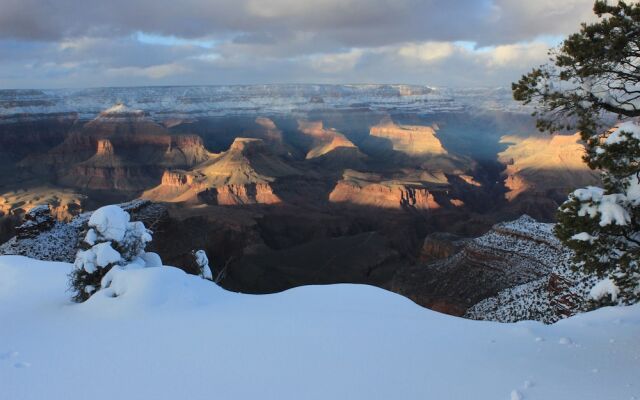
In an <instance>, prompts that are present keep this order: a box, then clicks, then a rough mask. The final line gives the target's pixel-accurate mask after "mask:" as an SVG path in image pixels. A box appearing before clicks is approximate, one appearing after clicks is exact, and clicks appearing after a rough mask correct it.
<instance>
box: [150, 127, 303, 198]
mask: <svg viewBox="0 0 640 400" xmlns="http://www.w3.org/2000/svg"><path fill="white" fill-rule="evenodd" d="M298 174H300V172H299V171H298V170H296V169H295V168H293V167H291V166H289V165H287V164H285V163H284V162H283V161H282V160H280V159H279V158H278V156H277V155H276V154H274V153H273V152H272V151H271V149H270V148H269V147H268V146H267V145H266V144H265V142H264V141H263V140H261V139H249V138H236V139H235V140H234V141H233V143H232V144H231V146H230V147H229V150H227V151H225V152H223V153H220V154H218V155H213V156H211V159H210V160H209V161H207V162H204V163H202V164H200V165H198V166H197V167H196V168H194V169H193V170H192V171H165V173H164V174H163V176H162V181H161V184H160V185H159V186H157V187H155V188H153V189H151V190H148V191H146V192H145V193H144V194H143V195H142V197H143V198H147V199H152V200H156V201H167V202H203V203H212V204H218V205H241V204H256V203H259V204H276V203H280V202H281V200H280V198H279V197H278V196H277V195H276V194H275V193H274V191H273V188H272V186H271V184H272V183H273V182H274V181H275V180H276V179H278V178H280V177H285V176H294V175H298Z"/></svg>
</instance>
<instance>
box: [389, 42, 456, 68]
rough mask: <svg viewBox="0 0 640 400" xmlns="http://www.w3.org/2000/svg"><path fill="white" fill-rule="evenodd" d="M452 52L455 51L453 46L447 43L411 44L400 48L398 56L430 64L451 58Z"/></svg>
mask: <svg viewBox="0 0 640 400" xmlns="http://www.w3.org/2000/svg"><path fill="white" fill-rule="evenodd" d="M454 51H456V47H455V45H454V44H453V43H449V42H426V43H419V44H416V43H411V44H407V45H403V46H401V47H400V48H399V49H398V55H399V56H400V57H404V58H406V59H410V60H418V61H419V62H422V63H426V64H431V63H434V62H437V61H440V60H443V59H446V58H449V57H451V55H452V54H453V53H454Z"/></svg>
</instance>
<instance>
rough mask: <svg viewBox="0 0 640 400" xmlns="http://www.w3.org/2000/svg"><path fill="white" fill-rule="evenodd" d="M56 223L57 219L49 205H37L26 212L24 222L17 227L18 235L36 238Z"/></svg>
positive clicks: (25, 237)
mask: <svg viewBox="0 0 640 400" xmlns="http://www.w3.org/2000/svg"><path fill="white" fill-rule="evenodd" d="M54 223H55V219H54V218H53V216H52V215H51V210H49V206H48V205H46V204H44V205H41V206H36V207H34V208H32V209H31V210H29V211H28V212H27V213H26V214H25V216H24V222H23V223H22V225H20V226H19V227H17V228H16V237H17V238H18V239H27V238H34V237H36V236H38V235H39V234H40V233H42V232H45V231H48V230H50V229H51V228H52V227H53V225H54Z"/></svg>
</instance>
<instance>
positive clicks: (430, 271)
mask: <svg viewBox="0 0 640 400" xmlns="http://www.w3.org/2000/svg"><path fill="white" fill-rule="evenodd" d="M449 239H450V240H451V242H450V243H446V242H447V237H446V236H443V235H440V236H439V237H437V239H436V238H434V237H433V236H429V237H427V239H426V240H425V245H424V246H423V252H422V254H421V255H420V258H421V259H422V260H426V261H427V263H426V264H421V265H416V266H413V267H408V268H405V269H402V270H400V271H398V273H397V274H396V276H395V277H394V279H393V283H392V290H394V291H397V292H398V293H401V294H404V295H405V296H407V297H409V298H411V299H413V300H414V301H415V302H417V303H418V304H422V305H424V306H425V307H429V308H432V309H436V310H440V311H443V312H447V313H451V314H457V315H462V314H464V313H465V312H466V311H467V309H469V308H470V307H471V306H474V305H475V304H477V303H478V302H480V301H481V300H483V299H486V298H489V297H492V296H495V295H496V294H498V293H499V292H500V291H502V290H505V289H509V288H512V287H514V286H518V285H521V284H525V283H528V282H532V281H536V280H539V279H546V278H547V277H548V276H549V275H550V274H551V272H552V271H553V270H554V268H555V267H556V265H558V264H563V263H564V264H567V263H568V262H569V260H570V257H571V254H570V252H569V251H568V250H567V249H566V248H565V247H563V246H562V244H561V243H560V242H559V241H558V239H557V238H555V236H554V235H553V225H552V224H542V223H538V222H536V221H535V220H533V219H532V218H530V217H528V216H523V217H521V218H520V219H518V220H516V221H513V222H507V223H500V224H497V225H495V226H494V227H493V228H492V229H491V230H490V231H489V232H487V233H486V234H485V235H482V236H480V237H478V238H476V239H471V240H468V239H467V240H456V238H455V237H450V238H449Z"/></svg>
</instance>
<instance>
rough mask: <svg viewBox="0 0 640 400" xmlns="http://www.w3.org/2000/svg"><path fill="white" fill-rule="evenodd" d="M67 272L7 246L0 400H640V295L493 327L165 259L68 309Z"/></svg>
mask: <svg viewBox="0 0 640 400" xmlns="http://www.w3.org/2000/svg"><path fill="white" fill-rule="evenodd" d="M71 268H72V266H71V265H70V264H66V263H55V262H43V261H36V260H32V259H28V258H24V257H18V256H2V257H0V399H11V400H22V399H38V400H40V399H65V400H69V399H81V398H82V399H84V398H91V399H109V400H113V399H147V398H148V399H211V398H219V399H438V400H440V399H476V400H483V399H487V400H489V399H491V400H495V399H544V400H552V399H563V400H567V399H581V400H584V399H594V400H595V399H598V400H601V399H612V400H613V399H633V398H638V399H640V382H638V376H640V305H636V306H631V307H617V308H604V309H600V310H598V311H595V312H591V313H587V314H582V315H578V316H575V317H572V318H570V319H567V320H563V321H561V322H559V323H556V324H554V325H543V324H541V323H535V322H522V323H517V324H499V323H493V322H478V321H469V320H464V319H460V318H455V317H451V316H446V315H442V314H438V313H436V312H433V311H429V310H427V309H424V308H421V307H419V306H417V305H415V304H413V303H412V302H411V301H409V300H407V299H405V298H403V297H401V296H399V295H396V294H393V293H390V292H386V291H384V290H382V289H377V288H374V287H369V286H358V285H332V286H312V287H301V288H297V289H292V290H289V291H286V292H283V293H279V294H274V295H264V296H252V295H242V294H235V293H230V292H226V291H224V290H222V289H220V288H218V287H217V286H215V285H213V284H212V283H210V282H207V281H205V280H202V279H200V278H199V277H196V276H190V275H186V274H185V273H183V272H182V271H180V270H178V269H176V268H171V267H158V268H146V269H139V270H128V271H123V272H121V273H118V274H117V276H116V278H115V280H114V283H113V288H114V290H115V292H116V293H117V294H118V297H115V298H114V297H107V296H105V295H104V294H103V293H102V292H98V293H97V294H96V295H94V296H93V297H92V298H91V299H90V300H89V301H87V302H86V303H82V304H74V303H71V302H70V300H69V297H70V296H69V293H68V292H66V291H65V290H66V288H67V274H68V273H69V271H70V270H71Z"/></svg>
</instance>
